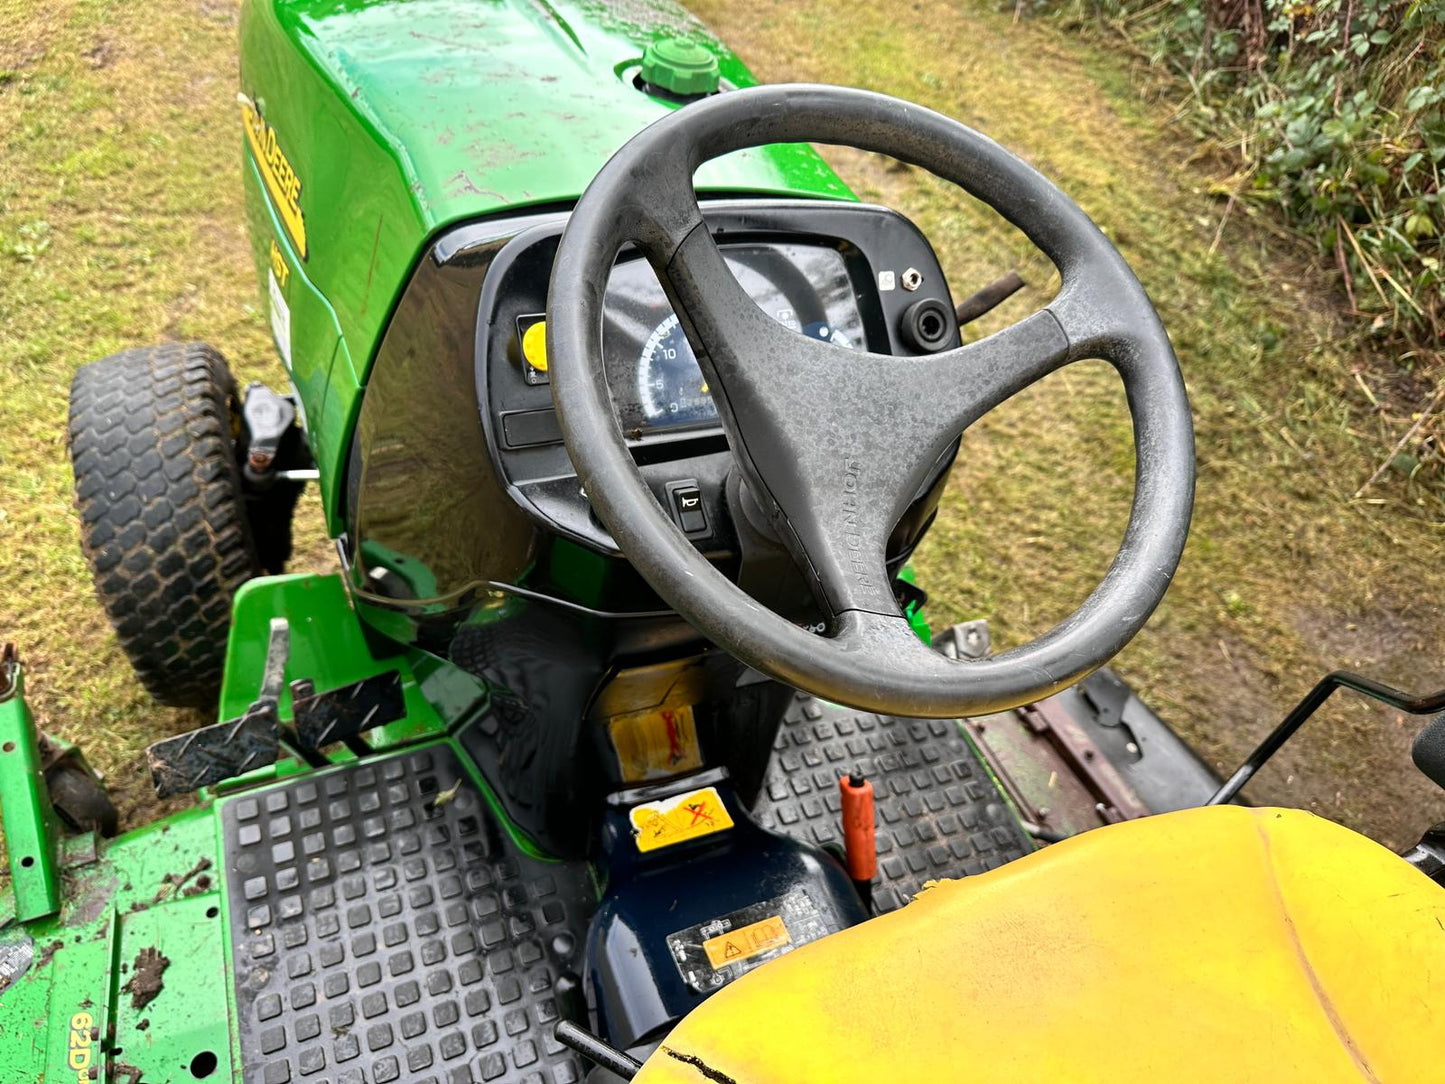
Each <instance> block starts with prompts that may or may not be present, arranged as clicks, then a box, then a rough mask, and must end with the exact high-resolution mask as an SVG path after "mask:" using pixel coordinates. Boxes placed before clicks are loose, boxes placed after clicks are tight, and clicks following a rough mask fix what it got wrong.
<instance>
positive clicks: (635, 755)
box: [608, 704, 702, 783]
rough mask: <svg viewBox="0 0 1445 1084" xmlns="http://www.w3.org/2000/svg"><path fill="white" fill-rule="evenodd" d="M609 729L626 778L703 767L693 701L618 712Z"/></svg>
mask: <svg viewBox="0 0 1445 1084" xmlns="http://www.w3.org/2000/svg"><path fill="white" fill-rule="evenodd" d="M608 731H609V733H610V734H611V735H612V747H613V748H614V749H615V750H617V762H618V765H619V766H620V767H621V769H622V779H623V782H626V783H643V782H646V781H647V780H649V779H663V778H666V777H667V776H670V775H681V774H682V773H683V772H690V771H693V770H694V769H697V768H701V767H702V749H701V748H700V747H699V746H698V743H697V724H696V723H694V722H693V718H692V705H690V704H679V705H677V706H676V707H671V708H655V709H652V710H650V711H634V712H628V713H627V714H625V715H614V716H613V717H612V718H611V719H610V720H609V721H608Z"/></svg>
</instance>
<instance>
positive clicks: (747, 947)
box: [702, 915, 793, 967]
mask: <svg viewBox="0 0 1445 1084" xmlns="http://www.w3.org/2000/svg"><path fill="white" fill-rule="evenodd" d="M792 940H793V939H792V937H791V936H790V935H789V934H788V927H787V926H785V925H784V924H783V916H782V915H769V916H768V917H767V918H765V919H763V920H762V921H761V922H754V923H753V924H752V925H751V926H744V927H743V928H742V929H740V930H733V931H731V932H729V933H720V934H718V935H717V936H716V937H709V938H708V939H707V940H706V941H704V942H703V943H702V950H703V952H705V953H707V962H708V963H710V964H712V965H713V967H722V966H724V965H725V964H730V963H732V962H733V961H734V960H751V959H752V958H753V957H754V956H756V955H758V954H759V953H760V952H767V951H769V950H770V949H775V948H782V947H783V946H784V945H787V944H791V943H792Z"/></svg>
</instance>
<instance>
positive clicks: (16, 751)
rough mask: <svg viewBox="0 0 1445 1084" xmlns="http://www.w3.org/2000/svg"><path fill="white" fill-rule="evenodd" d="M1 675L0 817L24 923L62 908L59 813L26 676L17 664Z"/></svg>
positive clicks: (16, 902)
mask: <svg viewBox="0 0 1445 1084" xmlns="http://www.w3.org/2000/svg"><path fill="white" fill-rule="evenodd" d="M5 665H6V667H7V670H8V673H7V674H5V675H0V681H3V682H4V683H5V690H4V692H3V693H0V814H3V815H4V826H5V846H6V849H7V851H8V852H9V856H10V877H11V883H12V884H13V886H14V891H15V913H16V915H17V917H18V918H19V919H20V921H22V922H28V921H30V920H31V919H35V918H42V917H44V916H46V915H53V914H54V913H55V912H56V911H57V910H58V909H59V908H60V886H59V883H58V881H57V877H56V840H57V839H58V838H59V832H58V824H57V822H56V818H55V811H54V810H53V809H52V808H51V806H50V794H49V791H48V790H47V789H46V786H45V773H44V771H43V770H42V767H41V763H40V744H39V736H38V734H37V733H36V730H35V721H34V720H33V719H32V718H31V716H30V709H29V708H28V707H26V705H25V674H24V671H23V670H21V668H20V664H19V663H18V662H9V661H8V660H7V663H6V664H5Z"/></svg>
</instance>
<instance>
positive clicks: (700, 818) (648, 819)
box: [631, 787, 733, 851]
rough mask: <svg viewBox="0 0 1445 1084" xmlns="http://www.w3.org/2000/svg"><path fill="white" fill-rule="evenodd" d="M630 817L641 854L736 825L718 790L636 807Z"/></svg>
mask: <svg viewBox="0 0 1445 1084" xmlns="http://www.w3.org/2000/svg"><path fill="white" fill-rule="evenodd" d="M631 817H632V831H633V833H634V838H635V839H636V840H637V849H638V850H639V851H655V850H658V849H659V848H662V847H671V846H672V845H673V844H674V843H684V842H686V841H687V840H689V839H699V838H701V837H702V836H709V835H712V833H714V832H721V831H724V830H726V829H728V828H731V827H732V826H733V819H732V818H731V817H729V816H728V811H727V810H726V809H724V808H723V804H722V799H721V798H719V797H718V793H717V788H715V787H703V788H702V789H701V790H694V791H691V792H689V793H687V794H682V795H679V796H678V797H676V798H665V799H663V800H662V801H660V802H646V803H644V804H643V805H637V806H633V807H632V813H631Z"/></svg>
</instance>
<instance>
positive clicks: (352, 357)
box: [238, 0, 850, 530]
mask: <svg viewBox="0 0 1445 1084" xmlns="http://www.w3.org/2000/svg"><path fill="white" fill-rule="evenodd" d="M240 31H241V88H240V89H241V93H240V95H239V98H240V102H239V106H240V108H239V113H240V116H239V118H238V119H239V120H240V121H241V127H242V129H243V131H244V132H245V136H246V139H245V146H246V151H245V156H246V168H245V177H246V185H247V207H248V214H249V219H250V221H249V225H250V232H251V238H252V244H253V249H254V254H255V258H256V266H257V270H258V272H259V274H260V278H261V285H262V296H263V298H266V299H267V302H268V306H269V308H270V311H271V324H272V329H273V332H274V333H275V334H276V337H277V342H278V345H279V346H280V348H281V353H282V356H283V358H285V359H286V361H287V365H288V367H289V368H290V369H291V373H292V378H293V380H294V382H295V384H296V387H297V389H298V391H299V392H300V395H301V399H302V404H303V407H304V409H305V411H306V414H307V417H308V429H309V430H310V434H311V441H312V446H313V451H314V452H315V453H316V456H317V460H318V464H319V465H320V466H321V468H322V485H323V491H326V490H332V492H331V493H327V500H326V504H327V506H328V512H329V513H333V514H332V515H331V526H332V529H333V530H336V529H338V528H339V526H340V524H339V523H338V521H337V519H336V518H335V515H334V510H335V509H336V507H337V505H336V501H335V500H334V489H333V487H332V485H331V484H330V483H332V482H333V481H334V479H335V477H336V471H335V467H336V466H337V465H338V464H339V461H340V457H341V456H342V455H343V454H344V450H343V445H344V441H345V440H346V439H347V435H348V434H349V431H350V424H351V422H352V420H353V418H354V410H355V407H356V405H357V402H358V399H359V397H358V395H357V392H358V391H359V389H360V387H361V386H362V385H364V383H365V379H366V373H367V370H368V368H369V365H370V361H371V358H372V356H373V354H374V352H375V349H376V345H377V343H378V340H379V338H380V335H381V332H382V330H383V328H384V327H385V324H386V321H387V319H388V318H389V315H390V312H391V309H392V306H393V304H394V302H395V300H396V298H397V297H398V295H399V293H400V290H401V288H402V286H403V285H404V283H405V282H406V280H407V278H408V276H409V275H410V273H411V269H412V267H413V266H415V263H416V261H417V260H418V259H419V258H420V256H421V254H422V252H423V251H424V249H425V247H426V245H427V243H428V241H429V239H431V238H432V237H434V236H435V235H436V234H437V233H438V232H439V231H441V230H443V229H445V228H446V227H448V226H451V225H453V224H455V223H458V222H463V221H467V220H476V219H481V218H485V217H487V216H496V215H500V214H503V213H506V212H509V211H514V210H518V209H522V208H527V207H535V208H556V207H559V206H566V205H568V204H570V203H571V202H572V201H574V200H575V199H577V197H578V196H580V195H581V194H582V191H583V190H584V189H585V188H586V187H587V185H588V183H589V182H590V181H591V180H592V177H593V176H594V175H595V174H596V172H597V171H598V170H599V169H600V168H601V167H602V165H603V164H604V163H605V162H606V161H607V159H608V157H609V156H610V155H611V154H612V153H613V152H614V151H615V150H617V149H618V148H619V147H620V146H621V145H622V144H623V143H625V142H626V141H627V140H628V139H629V138H630V137H631V136H632V135H633V134H635V133H636V132H638V131H639V130H641V129H642V128H644V127H645V126H646V125H648V124H649V123H651V122H652V121H654V120H656V119H657V118H658V117H661V116H663V115H664V114H665V113H667V112H668V111H669V110H671V109H675V108H677V107H678V105H679V102H678V101H677V100H676V99H671V98H668V97H665V96H659V95H654V94H650V93H647V92H645V91H644V90H642V89H640V88H639V86H638V83H637V80H636V76H637V75H638V73H639V71H640V68H641V64H642V59H643V53H644V50H645V49H646V47H647V46H648V45H649V44H650V43H653V42H655V41H659V40H661V39H664V38H681V39H683V40H687V41H691V42H695V43H697V44H700V45H702V46H703V47H704V48H706V49H707V50H708V51H709V52H711V53H712V54H713V55H715V56H716V57H717V59H718V66H719V71H720V75H721V79H722V85H723V87H724V88H726V87H728V86H733V87H742V86H749V85H752V84H753V83H754V82H755V80H754V79H753V77H752V75H751V74H750V73H749V72H748V70H747V68H746V67H745V66H744V65H743V63H742V62H741V61H740V60H739V59H738V58H737V57H736V56H735V55H734V54H733V53H732V52H731V51H729V50H728V49H727V48H726V47H725V46H723V45H722V44H721V43H720V42H718V41H717V39H716V38H714V37H713V36H712V34H711V33H710V32H709V31H708V30H707V29H706V27H704V26H703V25H702V24H701V23H700V22H699V21H698V20H697V19H696V18H695V17H693V16H692V15H690V14H688V13H687V12H685V11H683V10H682V9H681V8H679V7H677V6H676V5H674V4H671V3H667V2H663V0H611V2H603V0H560V2H555V3H549V2H548V0H246V3H245V5H244V7H243V10H242V15H241V27H240ZM698 184H699V187H700V188H701V189H704V190H707V191H712V192H717V193H727V194H734V195H736V194H747V193H757V194H768V195H780V196H795V197H796V196H810V197H821V198H834V199H838V198H842V199H846V198H850V193H849V192H848V190H847V188H846V187H845V186H844V185H843V184H842V182H841V181H839V180H838V178H837V176H836V175H835V174H834V173H833V172H832V170H830V169H829V168H828V166H827V164H826V163H824V162H823V160H822V159H821V158H820V157H819V156H818V155H817V154H816V153H815V152H813V151H812V150H811V149H810V148H808V147H806V146H786V147H782V146H780V147H768V148H762V149H758V150H752V151H745V152H741V153H738V154H734V155H731V156H729V157H728V158H726V159H721V160H719V161H717V162H714V163H710V164H709V165H708V166H707V167H705V168H704V170H702V171H701V172H700V173H699V176H698ZM278 313H283V314H284V318H282V317H279V316H278Z"/></svg>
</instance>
